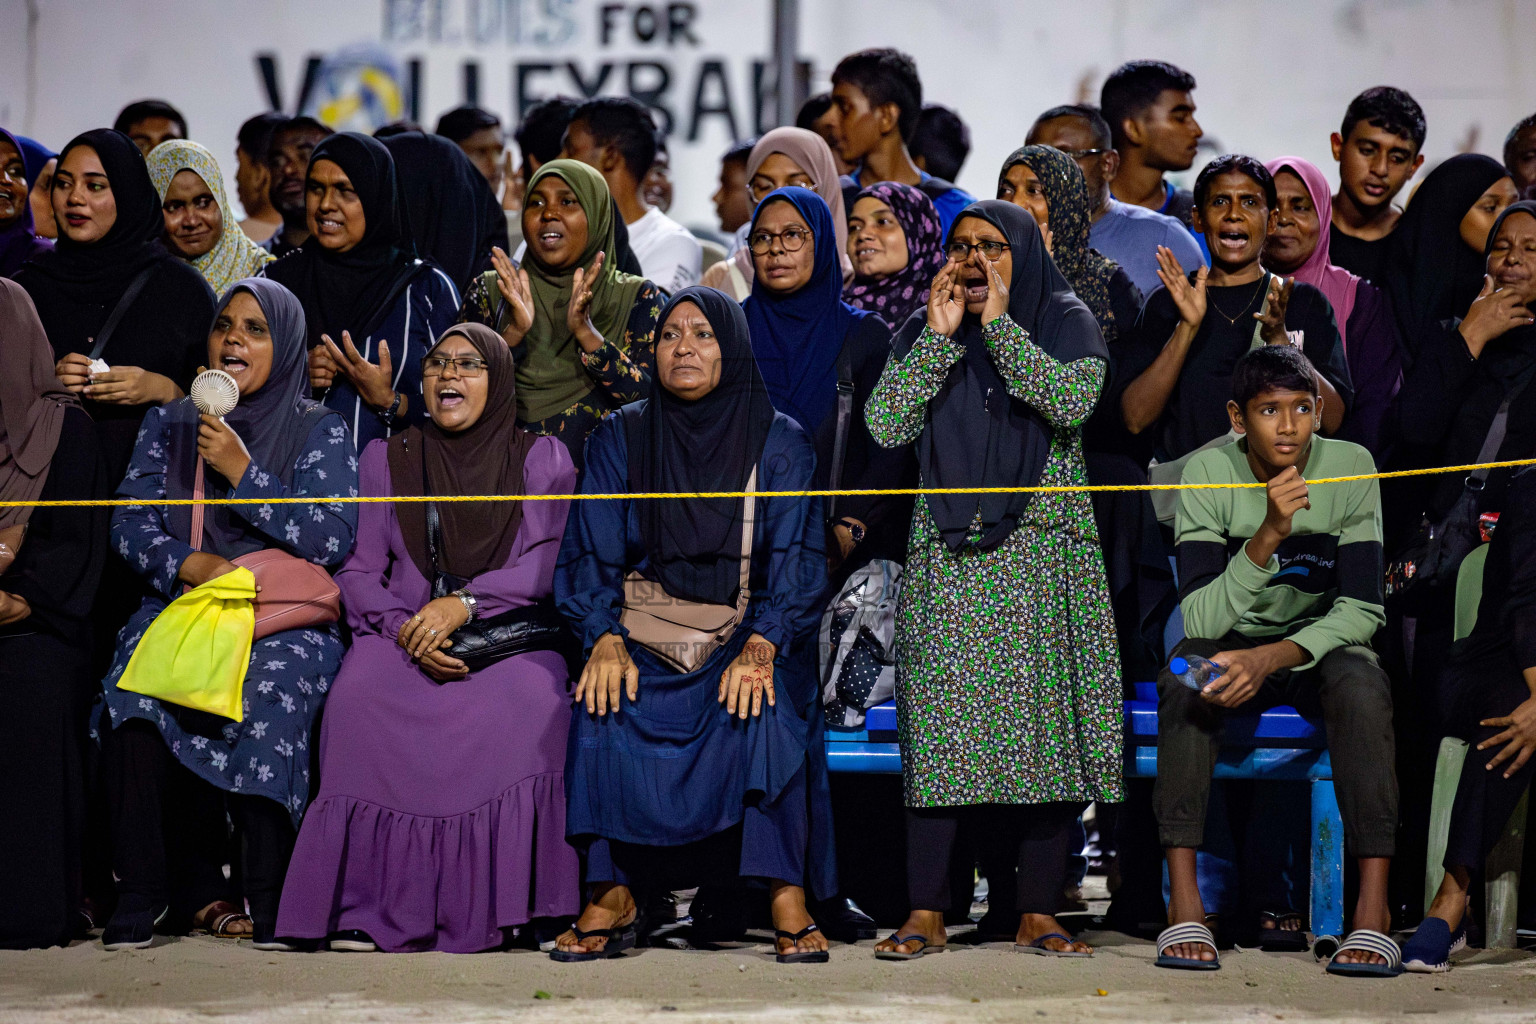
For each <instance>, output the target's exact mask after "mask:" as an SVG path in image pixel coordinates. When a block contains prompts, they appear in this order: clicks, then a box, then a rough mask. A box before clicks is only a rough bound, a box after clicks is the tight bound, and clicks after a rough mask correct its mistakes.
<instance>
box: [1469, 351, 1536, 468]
mask: <svg viewBox="0 0 1536 1024" xmlns="http://www.w3.org/2000/svg"><path fill="white" fill-rule="evenodd" d="M1533 375H1536V366H1533V367H1531V368H1530V369H1528V370H1525V371H1523V372H1522V373H1521V374H1520V376H1518V377H1516V378H1515V379H1514V380H1513V381H1512V382H1511V383H1510V385H1509V391H1507V392H1506V393H1505V395H1504V400H1503V401H1502V402H1500V403H1499V411H1498V412H1496V413H1495V414H1494V416H1493V424H1492V425H1491V426H1490V427H1489V428H1488V436H1487V437H1485V438H1483V446H1482V448H1480V449H1479V450H1478V452H1477V465H1478V466H1481V467H1482V468H1481V469H1474V470H1473V471H1472V472H1471V473H1468V474H1467V490H1469V491H1481V490H1482V489H1483V488H1484V487H1485V486H1487V484H1488V474H1489V473H1492V472H1493V470H1491V469H1489V468H1488V466H1487V464H1488V463H1490V462H1492V461H1493V460H1494V459H1496V458H1498V457H1499V449H1500V448H1502V447H1503V446H1504V435H1505V434H1507V433H1508V432H1509V407H1510V404H1511V403H1513V402H1514V400H1515V399H1516V398H1519V397H1520V394H1521V392H1523V391H1524V390H1525V389H1526V386H1527V385H1528V384H1530V383H1531V378H1532V376H1533Z"/></svg>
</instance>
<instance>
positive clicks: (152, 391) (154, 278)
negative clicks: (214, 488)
mask: <svg viewBox="0 0 1536 1024" xmlns="http://www.w3.org/2000/svg"><path fill="white" fill-rule="evenodd" d="M50 197H51V199H52V202H53V212H54V219H55V220H56V221H57V222H58V225H59V237H58V240H57V242H56V243H55V245H54V249H53V251H52V252H49V253H42V254H39V255H38V256H36V257H34V258H33V259H32V260H31V261H30V262H29V263H27V264H26V265H25V266H24V267H22V268H21V269H20V270H19V271H17V272H16V276H15V278H14V280H15V281H16V283H17V284H19V285H21V286H22V287H23V288H25V289H26V290H27V294H28V295H30V296H31V297H32V302H33V304H34V305H35V306H36V307H37V315H38V319H40V320H41V321H42V323H43V329H44V330H45V331H46V332H47V334H48V341H49V343H50V344H51V345H52V347H53V354H54V359H55V360H57V362H56V364H55V366H54V372H55V373H56V374H57V375H58V378H59V380H60V381H62V382H63V383H64V385H65V386H66V387H68V388H69V390H70V391H72V392H74V393H75V394H77V395H79V396H80V399H81V404H82V405H83V406H84V408H85V411H86V412H87V413H88V414H90V417H91V419H92V420H93V421H94V423H95V430H96V439H97V443H98V445H99V446H100V448H101V453H102V458H103V460H104V461H105V463H106V474H107V480H108V482H109V486H114V487H115V486H116V485H117V483H118V482H119V481H121V480H122V479H123V474H124V473H126V472H127V471H128V463H129V460H130V459H131V458H132V456H133V446H134V442H135V440H136V439H137V437H138V433H139V424H140V422H141V421H142V420H143V419H144V414H145V412H147V411H148V410H150V409H153V408H156V407H157V406H161V405H165V404H166V403H168V402H173V401H175V400H176V399H178V398H180V397H181V396H182V394H183V393H184V392H185V391H186V389H187V388H188V387H190V386H191V384H192V376H193V374H194V373H196V371H197V367H198V365H199V364H200V363H202V362H203V361H204V359H205V358H206V351H207V341H208V323H209V321H211V320H212V319H213V301H214V296H213V292H212V291H211V290H210V289H209V287H208V283H207V282H206V281H204V280H203V277H202V275H201V274H199V273H198V272H197V271H196V270H194V269H193V268H192V267H191V266H190V265H189V264H187V263H186V262H185V261H183V260H181V259H179V258H178V257H176V256H173V255H172V254H171V253H170V252H168V251H167V250H166V249H165V248H164V247H163V246H162V245H161V244H160V241H159V239H160V236H161V234H162V233H163V232H164V231H165V217H164V215H163V214H162V213H161V210H160V194H159V193H158V192H156V191H155V186H154V182H152V181H151V180H150V177H149V168H148V166H147V165H146V164H145V163H144V154H143V153H141V152H139V147H138V146H136V145H134V143H133V141H132V140H131V139H129V138H128V136H126V135H124V134H123V133H121V132H117V131H112V130H111V129H108V128H99V129H97V130H95V131H89V132H86V133H84V134H83V135H78V136H76V137H75V138H74V139H72V140H71V141H70V143H69V144H68V145H67V146H65V147H64V151H63V152H62V153H60V154H59V166H58V170H57V172H56V173H55V175H54V178H53V187H52V189H51V191H50ZM113 321H115V322H113ZM93 358H97V359H99V360H100V361H101V363H104V364H106V365H107V367H108V368H107V369H105V370H103V369H102V368H101V363H98V364H97V365H96V367H95V368H94V369H93V368H92V359H93ZM143 593H144V588H143V585H142V583H141V582H140V581H139V579H138V577H137V576H136V575H135V574H134V573H133V571H132V570H131V569H129V567H128V566H127V564H126V563H124V562H123V561H122V560H121V559H118V558H111V559H108V560H107V564H106V566H105V568H104V569H103V575H102V582H101V588H100V590H99V591H98V594H97V599H96V605H95V607H94V608H93V609H92V612H91V622H92V624H93V626H94V627H95V642H94V650H95V659H96V660H95V664H94V669H95V671H96V675H97V677H98V678H99V677H100V676H101V675H103V674H105V672H106V669H107V663H106V658H107V656H108V655H109V654H110V653H111V649H112V641H113V639H114V638H115V637H116V635H117V630H118V628H119V627H121V626H122V624H123V623H124V622H126V621H127V620H128V616H130V615H132V614H133V610H134V609H135V608H137V607H138V605H139V599H140V598H141V597H142V596H143Z"/></svg>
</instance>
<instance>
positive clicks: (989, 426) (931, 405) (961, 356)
mask: <svg viewBox="0 0 1536 1024" xmlns="http://www.w3.org/2000/svg"><path fill="white" fill-rule="evenodd" d="M946 251H947V253H948V255H949V262H948V263H946V264H945V265H944V267H943V269H941V270H940V271H939V273H938V276H937V277H935V278H934V282H933V288H932V291H931V293H930V295H929V300H928V308H927V309H926V310H922V311H920V312H918V313H914V314H913V315H912V317H911V318H910V319H909V320H908V321H907V323H906V324H905V326H904V327H903V328H902V329H901V331H900V333H899V334H898V335H897V337H896V342H895V345H894V351H893V353H892V356H891V361H890V363H889V364H888V365H887V366H886V369H885V373H884V374H883V375H882V377H881V379H880V384H879V386H878V387H877V388H876V389H875V393H874V395H873V396H872V397H871V399H870V401H869V404H868V406H867V407H866V410H865V415H866V416H867V418H868V420H869V428H870V433H871V434H872V435H873V436H874V438H875V440H876V441H877V442H878V443H880V444H883V445H887V446H891V445H898V444H910V443H913V442H916V445H917V456H918V464H919V467H920V469H921V473H922V484H923V486H924V487H934V488H967V487H988V488H1015V487H1032V486H1081V485H1084V484H1086V483H1087V473H1086V471H1085V469H1084V466H1083V449H1082V429H1081V428H1082V424H1083V422H1084V421H1085V420H1086V419H1087V418H1088V416H1089V414H1090V413H1092V412H1093V409H1094V404H1095V402H1096V401H1097V399H1098V396H1099V393H1100V391H1101V389H1102V388H1103V386H1104V382H1105V376H1106V374H1107V369H1108V362H1109V354H1108V351H1107V349H1106V347H1105V345H1104V339H1103V336H1102V334H1101V333H1100V331H1099V326H1098V324H1097V323H1096V322H1095V320H1094V317H1093V314H1092V313H1090V312H1089V310H1088V308H1087V307H1086V306H1084V305H1083V303H1082V302H1081V301H1079V300H1078V299H1077V298H1076V297H1075V296H1074V295H1073V294H1072V290H1071V287H1070V286H1069V285H1068V284H1067V282H1066V280H1065V279H1064V278H1063V277H1062V276H1061V273H1060V272H1059V271H1058V270H1057V269H1056V266H1055V264H1054V263H1053V262H1052V261H1051V259H1050V256H1049V254H1047V252H1046V251H1045V245H1044V243H1043V241H1042V240H1041V237H1040V230H1039V228H1038V227H1037V226H1036V224H1035V221H1034V218H1032V217H1031V216H1030V215H1029V213H1028V212H1027V211H1025V210H1024V209H1022V208H1020V207H1018V206H1014V205H1013V204H1012V203H1007V202H1002V201H1000V200H986V201H983V202H979V203H975V204H973V205H971V206H969V207H967V208H966V209H965V210H964V211H963V212H962V213H961V214H960V216H959V217H958V218H957V219H956V220H955V223H954V225H953V226H952V227H951V228H950V236H949V240H948V242H947V244H946ZM902 582H903V589H902V593H901V599H900V604H899V606H898V608H897V616H896V646H897V655H898V658H897V675H896V700H897V710H898V714H899V716H900V718H899V720H900V723H901V731H900V733H901V735H900V738H901V754H902V772H903V776H904V781H905V790H906V804H907V807H908V817H907V872H908V889H909V897H910V906H911V907H912V911H911V915H910V916H909V918H908V920H907V922H906V924H905V925H904V926H903V927H902V928H900V929H898V930H897V932H896V934H895V935H893V936H892V937H891V938H889V939H886V940H885V941H884V942H882V943H880V944H879V945H877V946H876V955H877V956H880V957H882V958H886V959H911V958H912V957H915V956H919V955H921V954H922V953H923V952H924V951H925V950H934V949H938V948H941V947H942V946H943V943H944V911H945V910H947V909H948V908H949V904H950V893H949V891H948V879H947V874H948V865H949V859H950V852H951V850H952V848H953V846H954V840H955V836H956V834H957V832H958V829H959V824H960V820H961V818H962V817H982V818H986V819H987V820H986V821H985V822H980V823H978V824H980V825H981V827H984V828H986V829H987V830H988V831H990V832H992V833H993V834H998V835H1009V836H1010V837H1011V839H1013V840H1017V850H1018V864H1019V892H1018V904H1017V909H1018V910H1019V912H1020V914H1021V917H1020V922H1019V928H1018V932H1017V937H1016V941H1017V943H1018V945H1019V947H1020V948H1021V949H1024V950H1026V951H1029V952H1038V953H1043V954H1046V955H1063V954H1066V955H1071V954H1074V953H1076V954H1079V955H1081V954H1083V953H1086V952H1088V947H1086V946H1085V945H1083V944H1082V943H1076V942H1073V941H1072V940H1071V939H1070V938H1068V937H1067V936H1066V935H1065V934H1064V933H1063V929H1062V928H1061V926H1060V925H1059V924H1058V923H1057V922H1056V919H1055V916H1054V915H1055V914H1056V913H1057V912H1058V911H1059V910H1060V909H1062V908H1061V901H1062V878H1063V876H1064V875H1065V873H1066V859H1067V857H1068V855H1069V853H1070V852H1071V850H1070V837H1071V835H1072V833H1073V831H1074V826H1075V822H1076V819H1077V815H1078V813H1079V812H1080V811H1081V809H1082V807H1083V805H1084V804H1086V803H1088V802H1089V801H1094V800H1102V801H1108V802H1116V801H1119V800H1120V799H1121V792H1122V785H1121V773H1122V767H1121V761H1120V756H1121V755H1120V714H1121V710H1120V662H1119V654H1118V651H1117V648H1116V642H1115V627H1114V619H1113V616H1112V614H1111V611H1110V604H1109V597H1108V587H1107V584H1106V582H1105V579H1104V562H1103V557H1102V555H1101V554H1100V551H1099V543H1098V532H1097V529H1096V527H1095V525H1094V519H1093V509H1092V506H1091V505H1090V503H1089V500H1088V495H1087V494H1084V493H1081V492H1075V493H1062V494H1039V495H1033V494H1021V493H1006V492H997V491H994V492H992V493H984V494H979V495H977V494H946V495H937V494H930V495H927V496H925V497H924V498H923V499H922V500H920V501H919V502H918V503H917V506H916V510H915V519H914V522H913V524H912V539H911V544H910V546H909V550H908V556H907V567H906V573H905V575H904V576H903V578H902ZM977 804H988V805H998V806H994V807H992V808H988V809H980V808H974V809H967V810H962V808H970V806H971V805H977ZM1018 805H1029V809H1028V811H1027V812H1026V813H1020V812H1019V810H1018V809H1017V808H1018Z"/></svg>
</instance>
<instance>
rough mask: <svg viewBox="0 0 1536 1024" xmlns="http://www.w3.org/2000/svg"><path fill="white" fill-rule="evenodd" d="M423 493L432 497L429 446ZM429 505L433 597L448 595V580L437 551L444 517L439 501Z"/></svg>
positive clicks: (423, 469) (424, 459) (423, 448)
mask: <svg viewBox="0 0 1536 1024" xmlns="http://www.w3.org/2000/svg"><path fill="white" fill-rule="evenodd" d="M421 493H422V496H423V497H430V496H431V494H432V485H431V484H430V483H428V481H427V446H426V445H425V444H423V445H422V446H421ZM426 506H427V561H428V562H429V563H430V564H431V566H432V578H431V579H430V580H428V581H427V582H428V583H430V584H431V586H432V598H433V600H436V599H437V598H439V597H447V596H448V587H447V581H446V580H444V579H443V571H442V570H441V569H439V568H438V561H437V551H438V548H440V547H441V546H442V543H443V524H442V519H441V518H440V517H439V516H438V514H437V502H435V501H429V502H426Z"/></svg>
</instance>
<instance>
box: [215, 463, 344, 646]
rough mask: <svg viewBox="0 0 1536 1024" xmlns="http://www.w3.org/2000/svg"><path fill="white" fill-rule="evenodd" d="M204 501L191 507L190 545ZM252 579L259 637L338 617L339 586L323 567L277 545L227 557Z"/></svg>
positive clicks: (339, 608) (319, 624)
mask: <svg viewBox="0 0 1536 1024" xmlns="http://www.w3.org/2000/svg"><path fill="white" fill-rule="evenodd" d="M192 497H193V498H194V499H197V500H201V499H202V497H203V458H202V456H201V455H199V456H198V458H197V473H196V475H195V477H194V482H193V485H192ZM203 509H204V506H202V505H193V506H192V539H191V544H192V546H193V547H194V548H197V549H199V550H201V549H202V546H203ZM231 561H232V562H234V564H235V565H238V566H240V567H241V568H244V569H249V570H251V575H253V576H255V577H256V586H257V588H258V591H259V592H258V593H257V594H256V602H255V604H256V632H255V633H254V634H253V636H252V639H255V640H260V639H262V638H264V637H269V636H271V635H272V634H273V633H281V632H283V631H284V630H289V629H307V628H309V627H311V626H328V625H330V624H331V623H333V622H336V621H337V620H338V619H340V618H341V588H340V587H338V586H336V581H335V580H333V579H331V574H330V573H328V572H326V571H325V569H324V567H322V566H318V565H316V564H315V563H313V562H307V561H305V560H304V559H302V558H297V557H295V556H293V555H290V554H288V553H287V552H286V551H279V550H278V549H277V548H265V549H263V550H261V551H252V552H251V553H250V554H248V555H241V556H240V557H239V558H234V559H231Z"/></svg>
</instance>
